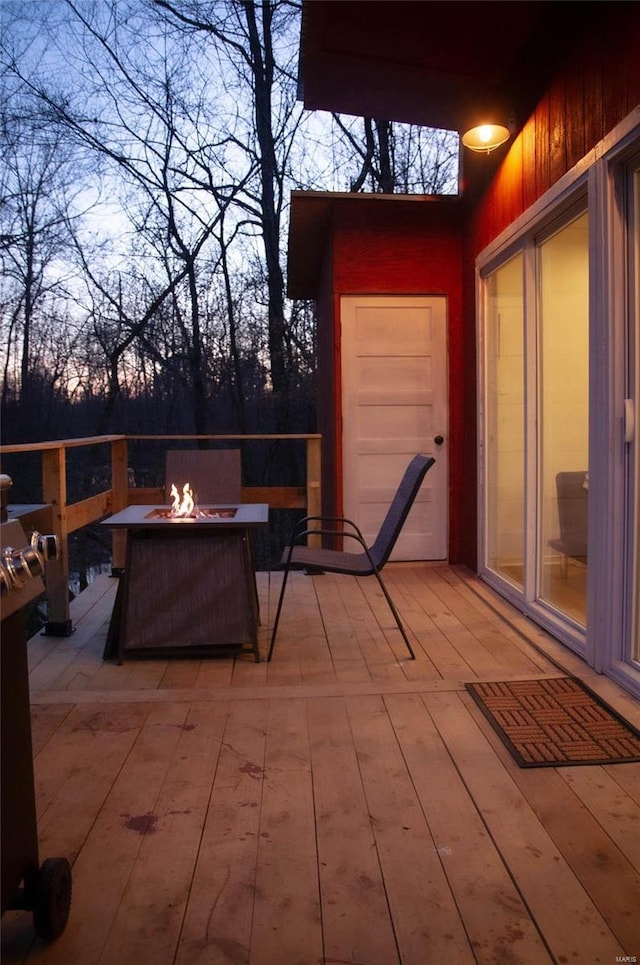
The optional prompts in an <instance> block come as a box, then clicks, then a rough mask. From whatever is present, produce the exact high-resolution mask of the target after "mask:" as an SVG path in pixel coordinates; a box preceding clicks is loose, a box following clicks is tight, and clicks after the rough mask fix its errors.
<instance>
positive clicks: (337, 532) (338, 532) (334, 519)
mask: <svg viewBox="0 0 640 965" xmlns="http://www.w3.org/2000/svg"><path fill="white" fill-rule="evenodd" d="M312 522H318V523H343V524H344V525H346V526H351V527H352V528H353V529H354V530H355V531H356V533H358V534H359V536H360V537H361V538H362V533H361V532H360V530H359V529H358V527H357V526H356V524H355V523H354V522H353V520H352V519H347V517H346V516H304V517H303V518H302V519H301V520H300V521H299V522H298V524H297V526H296V528H295V530H294V539H296V538H297V537H298V536H299V535H303V534H302V533H301V532H300V527H301V526H302V527H304V534H308V532H309V528H308V526H307V523H312ZM327 535H333V536H347V535H348V531H347V530H345V529H331V530H327Z"/></svg>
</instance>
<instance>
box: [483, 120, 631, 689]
mask: <svg viewBox="0 0 640 965" xmlns="http://www.w3.org/2000/svg"><path fill="white" fill-rule="evenodd" d="M577 167H580V169H579V170H577V171H576V172H575V176H574V177H573V180H572V181H571V182H570V183H569V181H567V182H565V183H564V184H563V185H562V186H558V187H557V188H554V189H551V190H550V191H549V192H547V193H546V194H545V195H544V196H543V197H541V198H540V199H538V200H537V201H536V202H535V203H534V205H532V207H531V208H530V209H529V210H528V211H527V212H526V213H525V214H524V215H523V216H522V217H521V218H520V219H518V220H517V221H516V222H514V224H513V225H511V226H510V227H509V229H508V231H505V232H504V234H503V235H502V236H501V237H500V238H497V239H496V240H495V242H494V243H493V244H492V245H490V246H489V247H488V248H487V249H486V250H485V251H484V252H483V253H482V255H481V256H480V257H479V259H478V269H479V279H478V281H479V293H480V299H479V306H480V314H479V329H478V332H479V353H478V358H479V374H478V384H479V390H480V391H479V398H478V407H479V412H480V425H479V440H480V445H479V450H478V466H479V480H480V501H479V516H480V524H481V525H480V530H479V542H480V560H479V563H480V572H481V574H482V576H483V578H484V579H486V580H487V582H489V583H491V585H492V586H494V587H495V588H496V589H497V590H499V591H500V592H501V593H502V594H503V595H504V596H505V597H507V598H508V599H510V600H512V602H514V603H515V604H516V605H517V606H518V607H519V608H520V609H521V610H522V611H523V612H524V613H526V614H527V615H528V616H529V617H531V619H532V620H534V621H536V622H537V623H538V624H540V625H541V626H543V627H544V628H545V629H547V630H549V631H550V632H551V633H552V634H553V635H554V636H555V637H556V638H557V639H558V640H560V641H562V642H563V643H564V644H566V645H567V646H568V647H570V648H571V649H573V650H574V651H576V652H577V653H579V654H581V655H582V656H583V657H584V658H585V659H586V660H587V661H588V663H589V664H590V666H592V667H593V668H594V669H595V670H596V671H598V672H604V673H606V674H608V675H609V676H610V677H612V678H613V679H614V680H617V681H618V682H620V683H622V684H623V685H624V686H625V687H627V688H628V689H629V690H630V692H632V693H634V694H635V695H637V696H638V697H639V698H640V123H639V122H638V119H637V118H636V117H629V119H628V120H627V121H625V122H623V123H622V124H621V125H620V127H619V129H617V131H616V133H615V136H614V135H613V134H612V135H611V137H608V138H607V139H606V141H605V142H603V144H602V151H601V152H596V153H595V154H594V156H593V157H592V158H589V159H588V160H587V159H585V163H584V165H582V166H577Z"/></svg>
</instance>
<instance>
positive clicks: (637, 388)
mask: <svg viewBox="0 0 640 965" xmlns="http://www.w3.org/2000/svg"><path fill="white" fill-rule="evenodd" d="M636 164H637V159H636ZM634 168H635V170H632V174H631V183H632V187H631V192H630V194H631V199H632V217H631V219H630V220H631V224H632V226H633V228H632V234H631V239H630V244H629V259H628V260H629V281H630V285H629V311H630V319H629V335H628V337H629V343H630V344H629V352H628V356H629V360H630V371H629V385H630V389H631V398H630V399H629V402H628V404H629V405H630V406H632V407H634V409H635V411H634V412H633V415H632V416H631V423H632V425H633V427H634V430H633V431H632V430H631V425H629V426H627V429H628V431H629V435H630V436H631V437H632V438H631V439H630V440H629V441H630V442H631V450H630V451H631V465H630V472H631V492H632V493H633V500H632V507H631V514H630V515H631V519H632V520H633V521H634V525H633V528H632V533H633V534H634V537H633V540H634V543H635V546H634V547H633V557H634V564H635V565H634V569H635V575H634V579H633V587H632V590H631V610H632V623H631V627H632V630H631V646H630V648H629V650H628V653H629V656H630V657H631V662H632V663H633V664H635V665H636V669H639V668H640V168H637V167H635V165H634Z"/></svg>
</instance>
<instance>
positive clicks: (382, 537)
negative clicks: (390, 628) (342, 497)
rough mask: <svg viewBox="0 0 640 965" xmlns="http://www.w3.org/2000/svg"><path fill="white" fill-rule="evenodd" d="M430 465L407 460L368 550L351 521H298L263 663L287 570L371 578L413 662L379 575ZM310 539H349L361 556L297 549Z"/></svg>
mask: <svg viewBox="0 0 640 965" xmlns="http://www.w3.org/2000/svg"><path fill="white" fill-rule="evenodd" d="M434 462H435V459H433V458H432V457H431V456H423V455H417V456H414V458H413V459H412V460H411V462H410V463H409V465H408V466H407V468H406V470H405V473H404V476H403V477H402V480H401V482H400V485H399V486H398V489H397V491H396V494H395V496H394V497H393V500H392V501H391V505H390V506H389V509H388V510H387V514H386V516H385V518H384V520H383V522H382V526H381V527H380V530H379V532H378V535H377V536H376V538H375V541H374V542H373V544H372V545H371V547H370V548H369V547H368V546H367V544H366V543H365V540H364V537H363V535H362V533H361V532H360V530H359V529H358V527H357V526H356V524H355V523H354V522H353V520H350V519H346V518H345V517H344V516H306V517H305V518H304V519H302V520H301V521H300V523H299V524H298V526H297V528H296V531H295V533H294V536H293V540H292V541H291V545H290V546H289V547H288V548H287V549H286V550H285V552H284V555H283V557H282V562H283V564H284V577H283V579H282V589H281V590H280V598H279V600H278V608H277V610H276V617H275V622H274V625H273V631H272V633H271V644H270V646H269V655H268V656H267V661H269V660H271V655H272V654H273V647H274V645H275V642H276V633H277V631H278V623H279V622H280V611H281V609H282V601H283V599H284V591H285V589H286V586H287V579H288V577H289V571H290V570H291V569H307V570H309V571H310V572H315V573H321V572H325V571H326V572H327V573H345V574H347V575H349V576H375V577H376V579H377V581H378V583H379V584H380V587H381V589H382V592H383V593H384V596H385V599H386V601H387V603H388V604H389V607H390V609H391V612H392V613H393V616H394V618H395V621H396V623H397V625H398V629H399V630H400V633H401V634H402V636H403V639H404V642H405V643H406V645H407V649H408V651H409V653H410V654H411V659H412V660H415V656H416V655H415V653H414V652H413V649H412V647H411V644H410V643H409V638H408V637H407V634H406V632H405V629H404V627H403V625H402V621H401V620H400V616H399V615H398V611H397V610H396V608H395V606H394V603H393V600H392V599H391V597H390V596H389V591H388V590H387V588H386V586H385V585H384V582H383V580H382V576H381V575H380V571H381V569H382V568H383V566H384V565H385V563H386V562H387V561H388V559H389V556H390V555H391V551H392V550H393V547H394V546H395V543H396V540H397V539H398V536H399V535H400V531H401V529H402V527H403V526H404V522H405V520H406V518H407V516H408V514H409V510H410V509H411V507H412V505H413V502H414V500H415V498H416V496H417V494H418V490H419V489H420V486H421V485H422V480H423V479H424V477H425V475H426V474H427V472H428V470H429V469H430V468H431V466H433V464H434ZM330 523H333V524H341V528H328V527H327V525H326V524H330ZM309 524H312V525H309ZM310 535H316V536H333V537H336V536H338V537H340V536H342V537H350V538H351V539H354V540H355V541H356V542H357V543H359V544H360V546H361V547H362V552H353V553H352V552H345V551H343V550H336V549H324V548H323V547H315V546H306V545H305V546H300V545H297V544H298V541H299V540H302V539H304V540H306V538H307V536H310Z"/></svg>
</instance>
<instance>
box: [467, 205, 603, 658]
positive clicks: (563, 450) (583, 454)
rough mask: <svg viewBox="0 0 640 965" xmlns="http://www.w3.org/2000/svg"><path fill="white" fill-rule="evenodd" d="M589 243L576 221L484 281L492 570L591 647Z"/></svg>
mask: <svg viewBox="0 0 640 965" xmlns="http://www.w3.org/2000/svg"><path fill="white" fill-rule="evenodd" d="M588 269H589V246H588V215H587V213H586V211H584V210H583V211H579V212H578V213H577V214H576V213H575V211H574V212H572V214H571V215H567V216H566V218H565V219H564V221H562V222H560V224H556V225H555V226H554V227H553V229H549V230H548V231H547V232H546V233H545V234H544V235H541V236H538V237H535V238H531V239H530V241H529V242H528V243H527V244H525V245H523V247H522V250H521V251H519V252H518V253H517V254H516V255H514V256H513V257H512V258H510V259H509V260H508V261H506V262H505V263H504V264H502V265H500V266H499V267H497V268H495V270H493V271H490V272H488V273H487V275H486V277H485V278H484V279H483V282H484V285H483V287H484V326H483V334H484V380H483V381H484V427H483V428H484V433H483V435H484V448H485V460H484V480H483V484H484V490H483V492H484V507H483V510H484V557H485V565H486V566H487V568H488V569H489V570H490V571H491V572H492V573H493V574H495V576H496V577H498V578H499V579H500V580H501V581H505V584H508V585H509V587H510V588H511V595H515V596H516V597H518V596H519V597H521V598H523V599H525V600H526V601H527V602H528V603H529V604H530V605H534V606H536V607H538V608H540V609H541V610H544V611H546V612H547V614H548V618H549V620H550V621H551V622H552V623H554V624H555V623H557V624H558V625H562V624H565V625H566V626H570V627H571V628H572V632H573V636H574V639H576V638H577V639H582V640H583V639H584V633H585V630H586V623H587V567H588V552H587V544H588V534H587V506H588V496H589V473H588V469H589V433H588V426H589V270H588Z"/></svg>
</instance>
